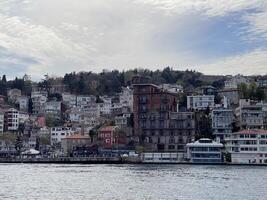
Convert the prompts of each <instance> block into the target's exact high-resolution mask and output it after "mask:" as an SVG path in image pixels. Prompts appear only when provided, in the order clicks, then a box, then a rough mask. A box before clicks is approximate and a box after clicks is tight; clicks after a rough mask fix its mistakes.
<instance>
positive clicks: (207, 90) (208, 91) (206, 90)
mask: <svg viewBox="0 0 267 200" xmlns="http://www.w3.org/2000/svg"><path fill="white" fill-rule="evenodd" d="M201 89H202V94H203V95H214V96H215V95H216V94H217V89H216V88H215V87H213V86H211V85H208V86H203V87H202V88H201Z"/></svg>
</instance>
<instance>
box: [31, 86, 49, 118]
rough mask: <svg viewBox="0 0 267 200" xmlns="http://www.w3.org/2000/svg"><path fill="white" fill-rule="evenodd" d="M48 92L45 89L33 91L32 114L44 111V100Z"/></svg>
mask: <svg viewBox="0 0 267 200" xmlns="http://www.w3.org/2000/svg"><path fill="white" fill-rule="evenodd" d="M47 96H48V93H47V92H46V91H35V92H32V94H31V99H32V112H33V114H36V115H38V114H40V115H41V114H44V113H45V102H46V101H47Z"/></svg>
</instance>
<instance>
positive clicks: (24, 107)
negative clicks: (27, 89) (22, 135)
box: [17, 96, 29, 111]
mask: <svg viewBox="0 0 267 200" xmlns="http://www.w3.org/2000/svg"><path fill="white" fill-rule="evenodd" d="M17 103H18V104H19V110H20V111H28V108H29V97H27V96H20V97H18V99H17Z"/></svg>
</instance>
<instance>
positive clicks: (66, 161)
mask: <svg viewBox="0 0 267 200" xmlns="http://www.w3.org/2000/svg"><path fill="white" fill-rule="evenodd" d="M0 164H66V165H72V164H85V165H91V164H99V165H106V164H119V165H129V164H131V165H209V166H218V165H220V166H263V167H267V164H264V163H262V164H260V163H191V162H140V161H136V162H133V161H125V160H121V159H117V160H64V159H63V160H0Z"/></svg>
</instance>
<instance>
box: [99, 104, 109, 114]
mask: <svg viewBox="0 0 267 200" xmlns="http://www.w3.org/2000/svg"><path fill="white" fill-rule="evenodd" d="M97 106H98V109H99V111H100V115H109V114H110V113H111V108H112V104H111V103H98V104H97Z"/></svg>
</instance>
